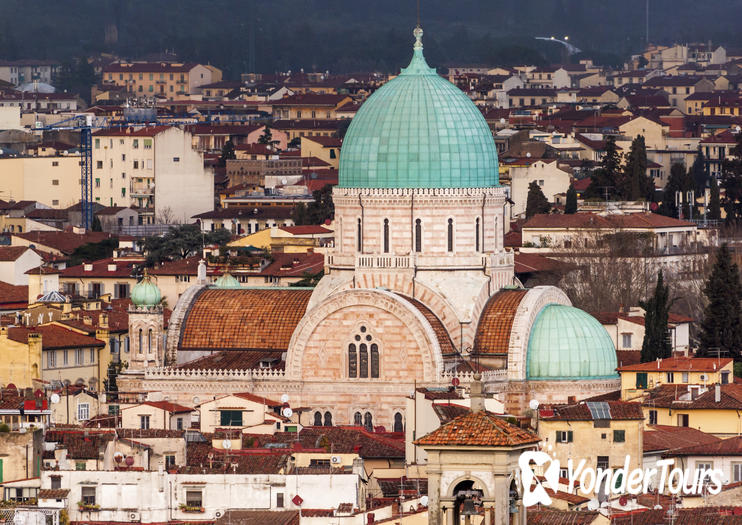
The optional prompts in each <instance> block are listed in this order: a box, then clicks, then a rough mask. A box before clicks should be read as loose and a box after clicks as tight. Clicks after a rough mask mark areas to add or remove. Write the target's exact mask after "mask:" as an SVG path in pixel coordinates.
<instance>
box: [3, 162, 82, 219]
mask: <svg viewBox="0 0 742 525" xmlns="http://www.w3.org/2000/svg"><path fill="white" fill-rule="evenodd" d="M0 173H2V177H0V197H2V198H3V199H5V200H11V199H12V200H17V201H22V200H35V201H39V202H42V203H44V204H46V205H47V206H51V207H52V208H66V207H68V206H71V205H73V204H75V203H76V202H78V201H79V200H80V156H79V155H64V156H57V157H6V158H0ZM24 231H26V230H24Z"/></svg>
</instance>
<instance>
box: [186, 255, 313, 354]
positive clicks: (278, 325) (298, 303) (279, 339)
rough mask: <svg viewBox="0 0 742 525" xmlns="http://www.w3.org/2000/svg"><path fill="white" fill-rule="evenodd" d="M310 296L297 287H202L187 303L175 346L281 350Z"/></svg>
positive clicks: (188, 348) (200, 348)
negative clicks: (178, 338) (232, 288)
mask: <svg viewBox="0 0 742 525" xmlns="http://www.w3.org/2000/svg"><path fill="white" fill-rule="evenodd" d="M320 256H322V255H321V254H320ZM311 295H312V290H301V289H295V290H292V289H262V290H261V289H244V290H223V289H204V290H202V291H201V292H200V293H199V295H198V296H197V297H196V299H195V300H194V301H193V303H192V304H191V305H190V308H189V311H188V313H187V315H186V318H185V320H184V321H183V328H182V330H181V335H180V341H179V344H178V348H180V349H181V350H205V349H209V350H212V349H213V350H282V351H285V350H287V349H288V346H289V340H290V339H291V336H292V335H293V333H294V329H295V328H296V325H297V324H299V321H300V320H301V318H302V317H303V316H304V312H305V311H306V309H307V303H308V302H309V298H310V296H311Z"/></svg>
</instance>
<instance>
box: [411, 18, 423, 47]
mask: <svg viewBox="0 0 742 525" xmlns="http://www.w3.org/2000/svg"><path fill="white" fill-rule="evenodd" d="M412 34H413V35H415V45H414V46H413V49H415V50H418V49H422V48H423V28H422V27H420V22H418V23H417V26H416V27H415V29H414V30H413V31H412Z"/></svg>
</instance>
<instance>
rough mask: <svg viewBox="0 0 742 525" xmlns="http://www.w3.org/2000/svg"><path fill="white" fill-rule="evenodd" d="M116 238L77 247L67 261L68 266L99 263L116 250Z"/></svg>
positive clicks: (117, 243) (117, 242) (117, 241)
mask: <svg viewBox="0 0 742 525" xmlns="http://www.w3.org/2000/svg"><path fill="white" fill-rule="evenodd" d="M118 245H119V240H118V237H111V238H109V239H103V240H102V241H100V242H89V243H87V244H83V245H82V246H78V247H77V248H75V251H73V252H72V255H70V258H69V260H68V261H67V265H68V266H77V265H78V264H82V263H83V262H84V261H99V260H100V259H106V258H108V257H111V256H113V250H115V249H116V248H118Z"/></svg>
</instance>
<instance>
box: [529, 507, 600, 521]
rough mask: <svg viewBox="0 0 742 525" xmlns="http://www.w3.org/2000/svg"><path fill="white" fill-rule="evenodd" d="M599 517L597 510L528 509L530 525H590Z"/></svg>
mask: <svg viewBox="0 0 742 525" xmlns="http://www.w3.org/2000/svg"><path fill="white" fill-rule="evenodd" d="M599 517H600V513H598V511H597V510H591V511H572V510H569V511H568V510H551V509H548V510H546V509H545V510H540V509H528V525H589V524H591V523H593V522H594V521H596V520H597V519H598V518H599Z"/></svg>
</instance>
